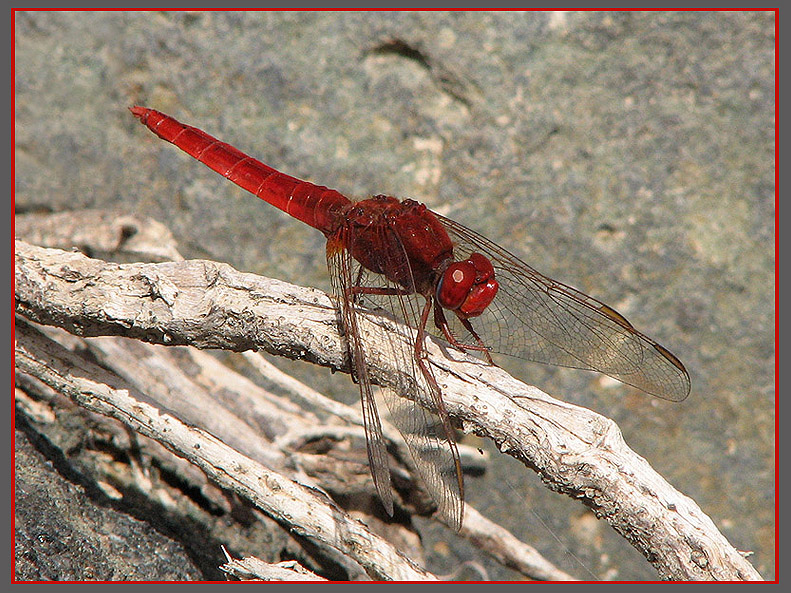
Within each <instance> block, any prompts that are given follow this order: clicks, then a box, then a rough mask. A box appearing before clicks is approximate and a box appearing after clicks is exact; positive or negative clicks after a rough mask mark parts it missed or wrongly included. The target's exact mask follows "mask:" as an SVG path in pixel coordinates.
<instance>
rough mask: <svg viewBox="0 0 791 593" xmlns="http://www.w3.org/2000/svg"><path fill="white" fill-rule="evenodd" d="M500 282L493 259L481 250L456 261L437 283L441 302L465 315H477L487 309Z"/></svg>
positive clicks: (442, 304)
mask: <svg viewBox="0 0 791 593" xmlns="http://www.w3.org/2000/svg"><path fill="white" fill-rule="evenodd" d="M499 287H500V285H499V284H498V283H497V280H495V278H494V268H493V267H492V262H490V261H489V259H488V258H487V257H486V256H485V255H482V254H480V253H473V254H472V255H470V257H468V258H467V259H465V260H464V261H458V262H453V263H452V264H450V265H449V266H448V267H447V268H445V271H443V272H442V275H441V276H440V279H439V282H438V283H437V289H436V297H437V302H438V303H439V304H440V306H442V307H443V308H445V309H450V310H451V311H455V312H456V314H457V315H459V316H460V317H462V318H465V319H466V318H468V317H477V316H478V315H480V314H481V313H483V312H484V311H485V310H486V307H488V306H489V305H490V304H491V302H492V301H493V300H494V296H495V295H496V294H497V289H498V288H499Z"/></svg>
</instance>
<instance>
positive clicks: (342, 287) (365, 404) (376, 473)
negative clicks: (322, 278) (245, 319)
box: [327, 238, 393, 517]
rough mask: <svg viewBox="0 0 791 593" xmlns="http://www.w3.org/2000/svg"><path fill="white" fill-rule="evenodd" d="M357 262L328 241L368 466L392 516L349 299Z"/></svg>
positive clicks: (381, 443)
mask: <svg viewBox="0 0 791 593" xmlns="http://www.w3.org/2000/svg"><path fill="white" fill-rule="evenodd" d="M353 264H354V261H353V260H352V258H351V256H350V255H349V252H348V251H347V250H346V249H345V248H344V247H343V243H342V241H340V240H339V239H338V238H335V239H332V238H331V239H330V240H329V241H327V265H328V267H329V269H330V278H331V279H332V284H333V291H334V292H335V298H336V299H337V306H338V308H339V311H340V314H341V322H342V324H343V330H344V335H345V337H346V341H347V344H348V348H349V356H350V358H351V371H352V373H353V376H354V379H355V380H356V381H357V384H358V385H359V386H360V402H361V404H362V414H363V425H364V427H365V441H366V445H367V449H368V464H369V466H370V468H371V475H372V476H373V480H374V486H376V491H377V492H378V493H379V498H380V499H381V501H382V504H383V505H384V507H385V509H386V510H387V513H388V514H389V515H390V516H391V517H392V516H393V493H392V491H391V490H390V464H389V463H388V460H387V447H386V445H385V439H384V436H383V435H382V424H381V422H380V420H379V413H378V412H377V409H376V401H375V399H374V394H373V388H372V385H371V379H370V377H369V375H368V367H367V365H366V362H365V350H364V348H363V344H362V339H361V338H360V329H359V322H358V316H357V312H356V310H355V307H354V305H353V304H352V303H351V301H350V299H349V298H347V297H348V295H349V294H350V290H351V287H352V284H353V280H352V268H353Z"/></svg>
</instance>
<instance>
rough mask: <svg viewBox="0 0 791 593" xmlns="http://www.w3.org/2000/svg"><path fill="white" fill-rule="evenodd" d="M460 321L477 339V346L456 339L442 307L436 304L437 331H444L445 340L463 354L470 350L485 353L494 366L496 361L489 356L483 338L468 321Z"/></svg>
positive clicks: (435, 321) (462, 319) (435, 322)
mask: <svg viewBox="0 0 791 593" xmlns="http://www.w3.org/2000/svg"><path fill="white" fill-rule="evenodd" d="M459 321H461V324H462V325H463V326H464V329H466V330H467V331H468V332H470V335H471V336H472V337H473V338H475V341H476V342H478V343H477V345H476V344H462V343H461V342H459V341H458V340H457V339H456V336H454V335H453V333H452V332H451V331H450V326H448V320H447V319H446V318H445V311H444V310H443V308H442V307H440V306H439V304H438V303H436V302H435V303H434V325H436V326H437V329H439V330H441V331H442V334H443V335H444V336H445V339H446V340H448V342H449V343H450V345H451V346H453V347H454V348H458V349H459V350H461V351H462V352H466V351H468V350H473V351H475V352H483V354H484V356H486V361H487V362H488V363H489V364H490V365H492V366H494V361H493V360H492V355H491V354H489V348H487V347H486V344H484V343H483V340H482V339H481V337H480V336H479V335H478V334H477V332H476V331H475V330H474V329H473V328H472V324H471V323H470V321H469V320H468V319H465V318H463V317H459Z"/></svg>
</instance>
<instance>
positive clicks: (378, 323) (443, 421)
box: [328, 228, 463, 530]
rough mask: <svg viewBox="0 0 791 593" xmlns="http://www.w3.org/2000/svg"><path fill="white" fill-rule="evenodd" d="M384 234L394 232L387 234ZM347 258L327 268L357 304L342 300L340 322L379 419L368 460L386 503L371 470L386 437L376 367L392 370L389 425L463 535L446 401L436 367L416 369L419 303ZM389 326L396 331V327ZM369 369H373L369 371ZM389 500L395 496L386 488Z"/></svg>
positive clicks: (385, 386)
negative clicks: (375, 387) (376, 399)
mask: <svg viewBox="0 0 791 593" xmlns="http://www.w3.org/2000/svg"><path fill="white" fill-rule="evenodd" d="M381 232H383V233H389V232H390V231H389V230H387V229H386V228H385V229H383V230H382V231H381ZM382 241H383V242H386V243H384V244H387V245H400V243H399V242H398V240H397V237H396V236H395V235H392V236H387V237H384V238H383V239H382ZM345 244H348V243H345ZM343 251H344V253H345V254H346V255H345V256H344V258H345V259H343V260H342V261H341V260H339V259H338V257H339V256H338V255H333V256H330V257H329V258H328V261H330V268H331V270H330V272H331V275H332V276H333V278H345V280H344V281H343V282H339V283H338V286H336V287H335V291H336V295H342V294H346V295H349V293H350V290H349V289H350V287H351V289H352V290H351V292H353V293H354V295H355V300H356V301H357V304H356V305H355V304H354V303H352V299H350V298H346V299H344V298H340V297H338V300H339V301H340V302H342V303H344V304H343V305H342V307H343V316H342V318H343V320H344V329H345V331H346V335H347V339H348V341H349V345H350V349H351V351H352V353H353V357H354V358H355V361H354V362H355V367H356V368H357V369H358V370H357V373H358V380H359V382H360V390H361V394H362V397H363V408H364V414H366V412H365V408H368V412H367V413H368V415H369V416H370V417H371V419H373V418H376V420H377V422H376V428H375V429H369V428H368V427H366V434H367V435H368V445H369V459H370V460H371V463H372V472H374V481H375V482H376V483H377V490H379V493H380V495H381V496H382V497H383V500H384V496H385V495H384V493H383V492H382V491H381V489H380V487H379V483H380V482H381V483H382V484H383V485H384V479H382V478H381V477H380V478H378V481H377V476H376V473H375V472H376V471H379V470H375V469H374V463H375V462H376V460H377V457H378V455H377V454H376V453H375V452H374V453H373V454H372V453H371V448H372V445H375V443H373V441H374V440H375V438H381V435H380V434H379V433H380V431H381V428H380V427H379V426H378V416H377V415H376V408H375V404H374V401H373V397H372V391H371V389H372V388H371V383H372V379H373V375H375V374H376V373H375V372H374V371H373V370H372V369H373V367H376V368H386V369H389V371H390V372H388V373H387V376H386V378H384V379H383V380H380V381H378V383H380V389H381V393H382V397H383V400H384V401H385V403H386V404H387V407H388V409H389V411H390V421H391V422H392V424H393V425H394V426H395V427H396V428H397V429H398V430H399V432H400V433H401V435H402V437H403V438H404V441H405V442H406V444H407V448H408V449H409V452H410V455H411V457H412V460H413V461H414V466H415V469H416V470H417V473H418V475H419V476H420V478H421V479H422V481H423V483H424V485H425V487H426V489H427V490H428V492H429V494H430V495H431V496H432V498H433V499H434V501H435V502H436V503H437V508H438V512H439V513H440V515H441V516H443V518H444V519H445V520H446V521H447V523H448V524H449V525H450V526H451V527H453V528H455V529H456V530H458V529H460V528H461V522H462V513H463V481H462V475H461V465H460V463H459V455H458V451H457V448H456V443H455V440H454V439H453V432H452V427H451V424H450V420H449V418H448V415H447V412H446V411H445V407H444V403H443V401H442V394H441V392H440V389H439V386H438V384H437V381H436V379H435V378H434V376H433V373H432V371H431V367H430V366H429V365H428V363H427V362H426V363H425V364H421V363H419V362H418V361H417V359H416V354H415V341H416V339H417V336H418V334H419V331H418V329H417V328H419V326H420V318H421V316H420V311H421V310H422V306H421V303H420V301H421V300H422V297H419V296H418V295H415V294H414V293H411V294H410V292H411V291H410V290H408V289H404V288H403V287H400V286H397V285H395V284H393V283H391V282H389V281H388V280H387V278H386V277H385V276H383V275H380V274H373V273H370V272H368V271H367V270H365V269H364V268H362V267H361V266H360V264H359V263H358V262H356V261H354V260H353V259H352V258H351V257H349V256H348V252H346V251H345V250H343ZM329 254H330V252H329V251H328V255H329ZM393 261H398V262H400V263H398V264H397V265H404V266H407V267H408V265H409V264H408V260H407V258H406V255H405V254H404V252H403V251H402V250H397V249H394V250H391V253H390V262H391V263H392V262H393ZM394 265H395V264H394ZM344 266H345V267H346V268H344ZM339 271H340V272H341V273H340V274H339V273H338V272H339ZM334 282H335V280H334ZM363 304H365V305H369V306H373V307H374V308H378V309H380V311H379V312H378V313H377V312H372V311H371V310H368V311H366V310H363V309H362V307H361V305H363ZM383 313H384V315H385V316H383ZM388 317H389V320H388ZM392 320H395V321H397V322H399V324H394V323H392ZM404 332H406V334H405V333H404ZM366 343H371V344H376V345H377V348H376V352H377V354H376V355H377V356H380V358H379V359H377V360H376V361H373V359H370V360H369V357H372V356H374V355H375V354H374V353H373V351H372V350H371V349H366V348H365V344H366ZM369 362H375V364H370V365H369ZM380 376H381V375H380ZM363 384H365V385H363ZM366 422H368V420H366ZM377 431H379V432H377ZM383 453H384V451H383ZM384 467H385V468H386V466H384ZM387 496H391V495H390V492H389V489H388V493H387Z"/></svg>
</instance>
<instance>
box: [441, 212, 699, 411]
mask: <svg viewBox="0 0 791 593" xmlns="http://www.w3.org/2000/svg"><path fill="white" fill-rule="evenodd" d="M438 218H439V219H440V220H441V222H442V223H443V225H444V227H445V229H446V230H447V231H448V234H449V235H450V236H451V239H452V240H453V242H454V254H455V256H456V259H457V260H458V259H464V258H466V257H468V255H469V254H470V253H473V252H478V253H482V254H484V255H485V256H486V257H488V258H489V259H490V260H491V262H492V265H493V266H494V270H495V277H496V279H497V281H498V282H499V284H500V289H499V291H498V293H497V296H496V297H495V299H494V301H493V302H492V304H491V305H490V306H489V307H488V309H487V310H486V312H485V313H484V315H482V316H481V318H480V320H479V319H478V318H474V319H471V322H472V324H473V326H474V329H475V330H476V332H478V333H479V335H480V336H481V338H482V339H483V341H484V343H485V344H486V345H487V346H488V347H490V348H491V349H492V350H493V351H495V352H500V353H503V354H510V355H512V356H518V357H521V358H525V359H527V360H533V361H536V362H542V363H547V364H554V365H558V366H566V367H573V368H580V369H588V370H594V371H598V372H600V373H604V374H606V375H609V376H611V377H613V378H615V379H618V380H619V381H621V382H623V383H626V384H628V385H632V386H634V387H637V388H638V389H641V390H643V391H645V392H647V393H650V394H652V395H655V396H657V397H660V398H662V399H667V400H671V401H681V400H683V399H685V398H686V397H687V395H688V394H689V390H690V381H689V375H688V374H687V371H686V369H685V368H684V365H683V364H682V363H681V361H679V360H678V358H676V357H675V356H674V355H673V354H672V353H671V352H670V351H669V350H667V349H666V348H664V347H663V346H661V345H660V344H658V343H656V342H655V341H654V340H652V339H651V338H649V337H648V336H646V335H644V334H642V333H640V332H639V331H637V330H636V329H635V328H634V327H633V326H632V324H631V323H629V322H628V321H627V320H626V318H625V317H623V316H622V315H621V314H620V313H618V312H617V311H615V310H614V309H612V308H611V307H609V306H607V305H605V304H604V303H602V302H600V301H598V300H596V299H594V298H593V297H590V296H588V295H586V294H584V293H582V292H580V291H578V290H576V289H574V288H572V287H570V286H567V285H565V284H563V283H561V282H557V281H556V280H552V279H551V278H548V277H546V276H544V275H543V274H540V273H539V272H537V271H536V270H534V269H533V268H531V267H530V266H529V265H527V264H526V263H525V262H523V261H522V260H520V259H519V258H517V257H516V256H515V255H513V254H511V253H509V252H508V251H506V250H505V249H503V248H502V247H499V246H498V245H496V244H495V243H493V242H492V241H489V240H488V239H486V238H485V237H482V236H481V235H479V234H478V233H476V232H474V231H471V230H470V229H468V228H466V227H464V226H463V225H461V224H459V223H457V222H454V221H452V220H449V219H447V218H444V217H441V216H439V215H438ZM457 331H462V330H457Z"/></svg>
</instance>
